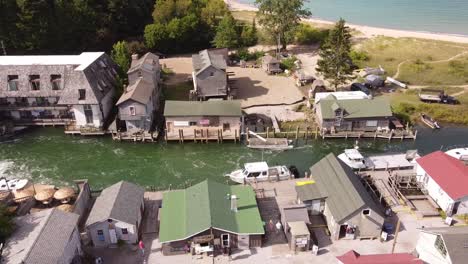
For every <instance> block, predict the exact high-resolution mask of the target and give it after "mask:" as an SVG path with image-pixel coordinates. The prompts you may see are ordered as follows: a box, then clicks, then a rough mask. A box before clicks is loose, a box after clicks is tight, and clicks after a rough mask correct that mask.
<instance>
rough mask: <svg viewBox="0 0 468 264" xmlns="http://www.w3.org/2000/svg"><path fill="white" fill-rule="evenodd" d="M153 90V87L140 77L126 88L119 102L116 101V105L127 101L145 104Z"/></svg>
mask: <svg viewBox="0 0 468 264" xmlns="http://www.w3.org/2000/svg"><path fill="white" fill-rule="evenodd" d="M153 90H154V85H153V84H152V83H151V82H148V81H146V80H144V79H143V78H142V77H140V78H138V80H137V81H136V82H134V83H133V84H132V85H129V86H128V87H127V89H126V91H125V92H124V93H123V94H122V96H120V98H119V101H117V105H120V104H121V103H123V102H126V101H128V100H133V101H135V102H139V103H142V104H147V103H148V101H149V98H150V96H151V94H152V93H153Z"/></svg>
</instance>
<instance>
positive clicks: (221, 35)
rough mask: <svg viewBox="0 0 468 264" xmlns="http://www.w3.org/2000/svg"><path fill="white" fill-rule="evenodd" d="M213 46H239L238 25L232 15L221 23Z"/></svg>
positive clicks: (225, 17)
mask: <svg viewBox="0 0 468 264" xmlns="http://www.w3.org/2000/svg"><path fill="white" fill-rule="evenodd" d="M213 44H214V45H215V47H217V48H236V47H238V46H239V34H238V32H237V23H236V20H235V19H234V18H233V17H232V15H231V14H228V15H225V16H224V17H223V19H221V21H220V22H219V25H218V27H217V28H216V36H215V38H214V40H213Z"/></svg>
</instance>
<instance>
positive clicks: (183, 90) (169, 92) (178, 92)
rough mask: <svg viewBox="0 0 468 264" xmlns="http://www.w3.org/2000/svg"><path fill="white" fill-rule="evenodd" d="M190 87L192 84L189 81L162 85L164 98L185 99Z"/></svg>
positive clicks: (191, 87) (187, 96)
mask: <svg viewBox="0 0 468 264" xmlns="http://www.w3.org/2000/svg"><path fill="white" fill-rule="evenodd" d="M192 89H193V85H192V83H190V82H183V83H178V84H174V85H164V86H163V95H164V99H166V100H182V101H187V100H188V99H189V94H190V90H192Z"/></svg>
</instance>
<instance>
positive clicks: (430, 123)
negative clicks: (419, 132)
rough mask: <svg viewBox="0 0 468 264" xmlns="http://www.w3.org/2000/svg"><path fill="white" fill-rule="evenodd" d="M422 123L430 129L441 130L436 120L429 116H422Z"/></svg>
mask: <svg viewBox="0 0 468 264" xmlns="http://www.w3.org/2000/svg"><path fill="white" fill-rule="evenodd" d="M421 121H423V123H424V124H426V125H427V126H428V127H430V128H432V129H439V128H440V126H439V124H438V123H437V121H435V120H434V119H432V117H430V116H428V115H426V114H421Z"/></svg>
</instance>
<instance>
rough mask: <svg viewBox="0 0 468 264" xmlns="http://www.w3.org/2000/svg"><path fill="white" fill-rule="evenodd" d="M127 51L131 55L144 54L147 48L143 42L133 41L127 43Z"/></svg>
mask: <svg viewBox="0 0 468 264" xmlns="http://www.w3.org/2000/svg"><path fill="white" fill-rule="evenodd" d="M127 49H128V52H129V53H130V54H134V53H137V54H143V53H146V52H147V50H148V49H147V48H146V46H145V43H144V42H143V41H137V40H133V41H130V42H128V43H127Z"/></svg>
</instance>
